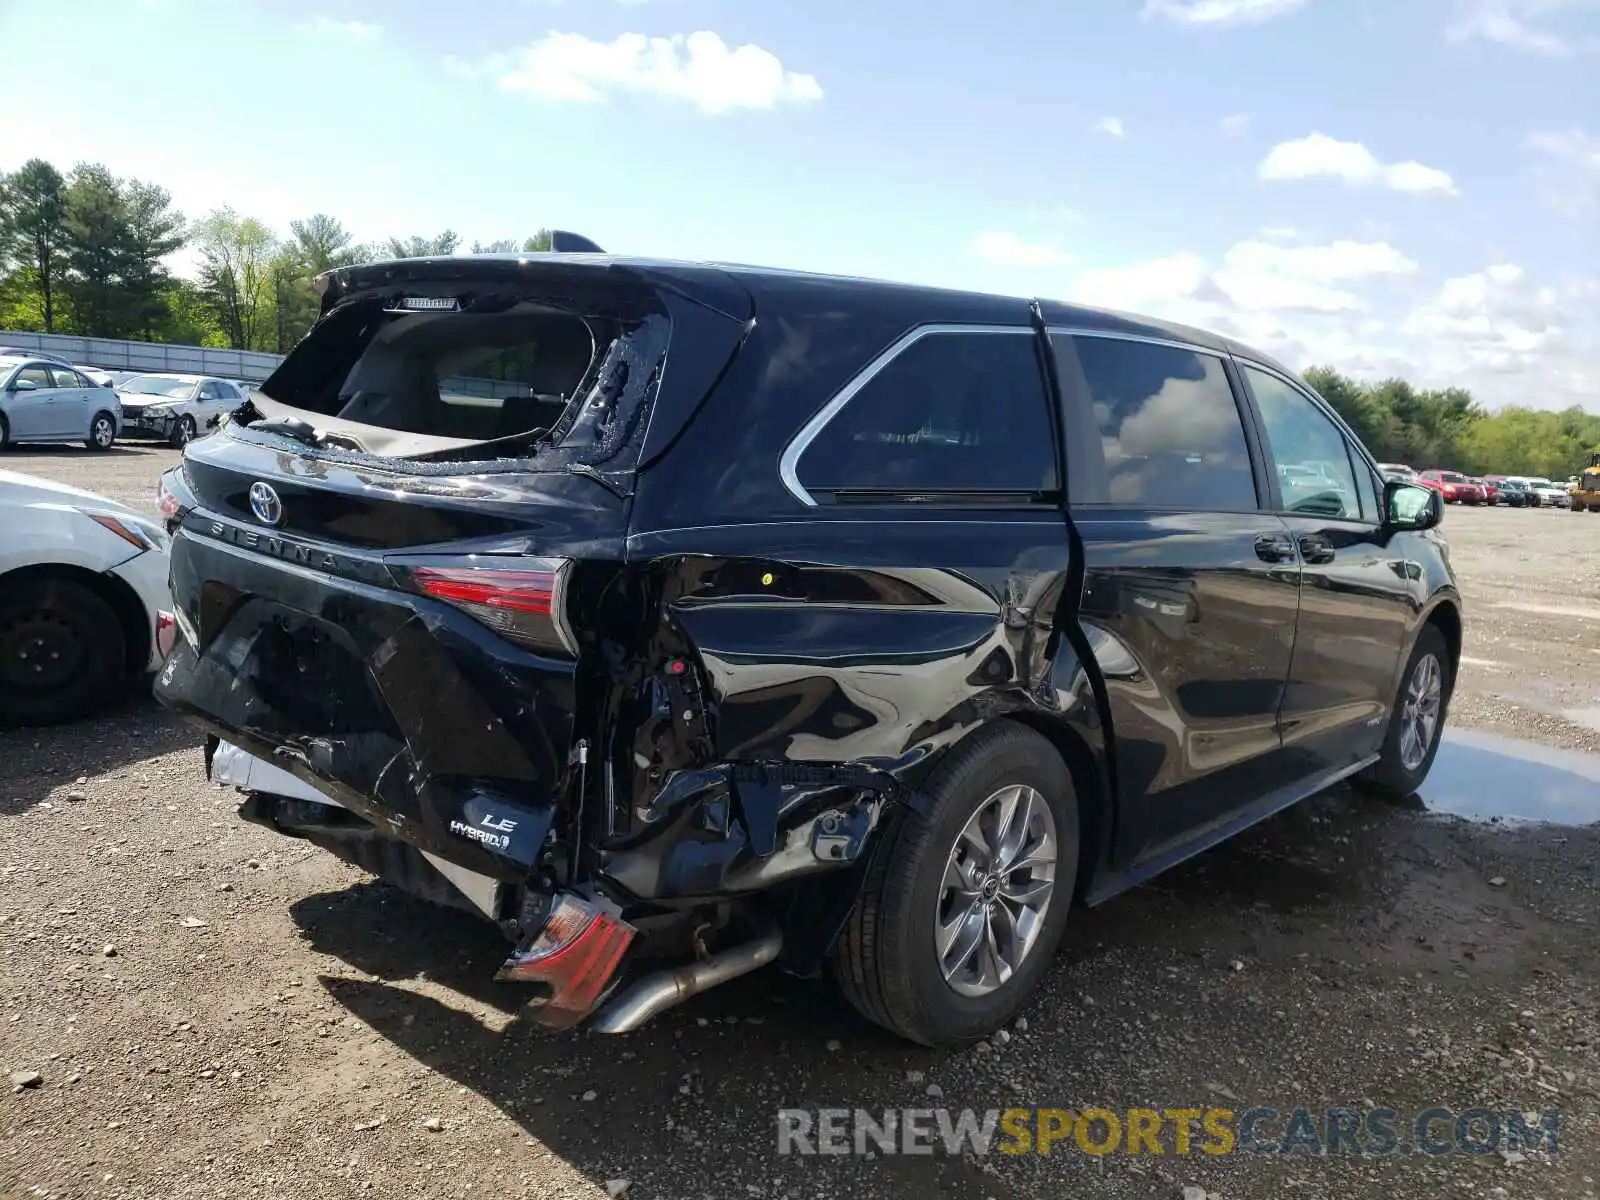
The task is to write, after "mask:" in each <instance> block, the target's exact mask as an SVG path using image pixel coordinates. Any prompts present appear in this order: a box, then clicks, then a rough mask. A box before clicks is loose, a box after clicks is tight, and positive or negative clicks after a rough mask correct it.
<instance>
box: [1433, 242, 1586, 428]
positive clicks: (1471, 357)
mask: <svg viewBox="0 0 1600 1200" xmlns="http://www.w3.org/2000/svg"><path fill="white" fill-rule="evenodd" d="M1401 332H1402V333H1405V334H1408V335H1411V336H1414V337H1417V338H1420V339H1423V341H1424V343H1425V344H1426V345H1429V346H1431V347H1434V348H1435V353H1436V354H1437V355H1439V356H1440V357H1444V358H1447V359H1453V360H1455V361H1456V362H1457V364H1458V369H1460V370H1468V369H1477V370H1480V371H1489V372H1494V373H1498V374H1507V373H1512V372H1518V371H1522V370H1525V369H1526V368H1527V367H1529V366H1530V365H1535V364H1536V363H1537V361H1538V358H1539V356H1541V355H1542V354H1544V353H1546V352H1549V351H1552V350H1556V349H1559V348H1560V344H1561V343H1562V341H1563V338H1564V334H1565V331H1564V330H1563V328H1562V325H1561V319H1560V312H1559V300H1558V297H1557V294H1556V292H1555V290H1554V289H1552V288H1548V287H1546V288H1539V287H1534V286H1533V285H1532V284H1531V283H1530V282H1529V281H1528V280H1527V278H1526V272H1524V271H1523V269H1522V268H1521V267H1519V266H1517V265H1516V264H1515V263H1498V264H1495V265H1493V266H1490V267H1488V268H1486V269H1485V270H1483V271H1480V272H1477V273H1475V274H1472V275H1461V276H1457V277H1455V278H1453V279H1446V280H1445V281H1444V284H1443V285H1442V286H1441V287H1440V289H1439V292H1438V294H1437V295H1436V296H1435V297H1434V298H1433V299H1431V300H1429V301H1426V302H1425V303H1423V304H1420V305H1418V306H1417V307H1416V308H1415V309H1413V310H1412V312H1411V313H1410V315H1409V316H1407V317H1406V320H1405V323H1404V324H1403V325H1402V326H1401ZM1527 399H1528V400H1534V399H1535V398H1534V397H1528V398H1527ZM1525 402H1526V401H1525Z"/></svg>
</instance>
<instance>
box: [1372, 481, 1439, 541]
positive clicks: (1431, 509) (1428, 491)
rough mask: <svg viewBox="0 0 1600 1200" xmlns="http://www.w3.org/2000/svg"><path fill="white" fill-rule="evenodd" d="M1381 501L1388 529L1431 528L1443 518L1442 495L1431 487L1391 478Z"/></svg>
mask: <svg viewBox="0 0 1600 1200" xmlns="http://www.w3.org/2000/svg"><path fill="white" fill-rule="evenodd" d="M1383 503H1384V511H1386V512H1387V513H1388V514H1389V519H1388V521H1387V522H1386V524H1387V525H1388V526H1389V528H1390V529H1432V528H1433V527H1434V526H1436V525H1438V524H1439V522H1441V521H1443V520H1444V497H1443V496H1442V495H1441V494H1440V493H1438V492H1436V491H1434V490H1433V489H1432V488H1425V487H1418V486H1417V485H1416V484H1412V483H1399V482H1397V481H1394V480H1391V481H1390V482H1389V484H1388V486H1386V487H1385V488H1384V489H1383Z"/></svg>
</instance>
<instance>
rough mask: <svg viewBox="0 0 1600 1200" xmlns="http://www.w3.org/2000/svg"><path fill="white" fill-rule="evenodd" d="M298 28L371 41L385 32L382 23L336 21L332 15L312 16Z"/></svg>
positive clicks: (331, 35)
mask: <svg viewBox="0 0 1600 1200" xmlns="http://www.w3.org/2000/svg"><path fill="white" fill-rule="evenodd" d="M297 28H299V29H300V30H302V31H303V32H305V33H315V34H319V35H321V36H323V37H336V38H346V39H348V40H349V41H352V42H370V41H372V40H373V39H374V38H376V37H378V36H379V35H381V34H382V33H383V26H382V25H371V24H368V23H367V22H366V21H336V20H334V19H333V18H332V17H325V16H321V15H318V16H315V17H312V18H311V19H310V20H309V21H305V22H303V23H302V24H300V25H299V26H297Z"/></svg>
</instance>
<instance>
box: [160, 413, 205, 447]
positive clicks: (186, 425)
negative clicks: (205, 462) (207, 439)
mask: <svg viewBox="0 0 1600 1200" xmlns="http://www.w3.org/2000/svg"><path fill="white" fill-rule="evenodd" d="M197 432H198V429H197V427H196V426H195V423H194V418H193V417H189V416H183V417H179V418H178V423H177V424H176V425H174V426H173V427H172V436H171V437H169V438H168V439H167V441H168V442H169V443H170V444H171V446H172V448H173V449H174V450H182V449H183V448H184V447H185V446H187V445H188V444H189V443H190V442H192V441H194V435H195V434H196V433H197Z"/></svg>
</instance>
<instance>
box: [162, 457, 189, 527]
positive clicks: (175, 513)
mask: <svg viewBox="0 0 1600 1200" xmlns="http://www.w3.org/2000/svg"><path fill="white" fill-rule="evenodd" d="M175 473H176V469H175V470H174V471H168V472H167V473H166V474H165V475H162V476H161V479H160V482H158V483H157V484H156V508H157V509H158V510H159V511H160V513H161V518H162V520H163V521H165V522H166V525H167V532H168V533H172V532H173V531H174V529H175V528H176V527H177V525H178V522H180V521H182V520H183V517H184V514H185V513H187V512H188V511H189V505H187V504H185V503H184V502H183V498H182V497H181V496H179V495H178V493H177V491H176V490H174V485H173V484H172V483H171V482H170V480H169V476H171V475H173V474H175Z"/></svg>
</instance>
